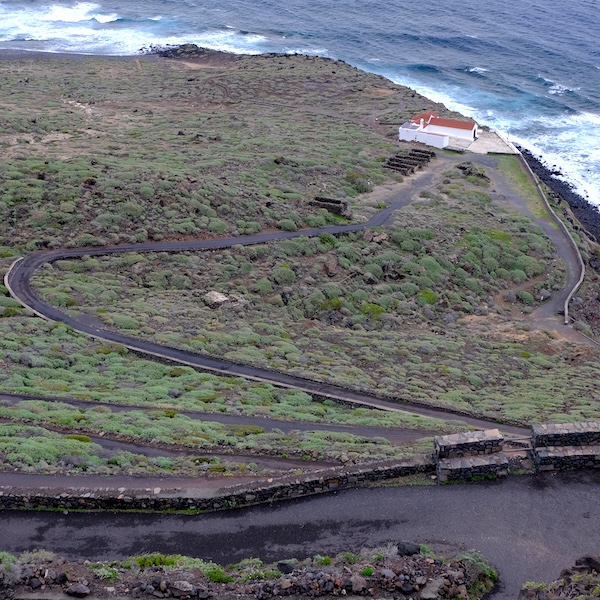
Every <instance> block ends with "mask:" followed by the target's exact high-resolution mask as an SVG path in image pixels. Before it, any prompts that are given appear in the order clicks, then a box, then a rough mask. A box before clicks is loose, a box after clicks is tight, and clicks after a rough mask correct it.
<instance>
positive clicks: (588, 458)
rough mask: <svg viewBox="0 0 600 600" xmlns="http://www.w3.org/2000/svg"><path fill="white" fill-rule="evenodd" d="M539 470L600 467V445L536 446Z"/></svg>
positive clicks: (536, 460) (536, 459) (536, 463)
mask: <svg viewBox="0 0 600 600" xmlns="http://www.w3.org/2000/svg"><path fill="white" fill-rule="evenodd" d="M534 460H535V465H536V468H537V469H538V471H554V470H561V471H566V470H575V469H600V446H551V447H548V448H536V451H535V455H534Z"/></svg>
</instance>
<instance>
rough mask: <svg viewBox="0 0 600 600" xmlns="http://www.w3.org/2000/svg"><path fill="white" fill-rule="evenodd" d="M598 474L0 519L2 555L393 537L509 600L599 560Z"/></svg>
mask: <svg viewBox="0 0 600 600" xmlns="http://www.w3.org/2000/svg"><path fill="white" fill-rule="evenodd" d="M599 485H600V473H597V472H592V473H584V472H580V473H577V474H575V475H568V474H559V475H543V476H536V477H512V478H509V479H508V480H505V481H503V482H494V483H485V484H470V485H455V486H441V487H403V488H381V489H362V490H348V491H344V492H338V493H337V494H327V495H322V496H315V497H312V498H306V499H303V500H291V501H286V502H282V503H277V504H274V505H268V506H257V507H253V508H247V509H237V510H231V511H227V512H222V513H211V514H204V515H198V516H179V515H149V514H124V513H121V514H118V513H113V514H111V513H101V514H94V513H70V514H68V515H64V514H62V513H40V512H13V511H5V512H0V539H1V540H2V547H3V548H2V549H4V550H8V551H12V552H20V551H24V550H31V549H34V548H52V549H53V550H55V551H57V552H60V553H63V554H66V555H67V556H68V557H72V558H78V559H79V558H89V559H91V560H108V559H115V558H120V557H126V556H130V555H136V554H140V553H143V552H150V551H156V552H165V553H182V554H189V555H192V556H197V557H201V558H204V559H210V560H215V561H217V562H220V563H224V564H226V563H234V562H238V561H239V560H241V559H242V558H245V557H248V556H257V557H261V558H263V559H265V560H268V561H273V560H278V559H284V558H290V557H294V556H295V557H299V558H301V557H305V556H312V555H314V554H316V553H321V554H336V553H337V552H340V551H343V550H350V551H357V550H358V549H360V548H361V547H363V546H369V547H374V546H380V545H384V544H386V543H388V542H394V541H398V540H400V539H404V540H412V541H416V542H419V543H425V544H430V545H432V546H434V547H435V548H436V549H437V548H439V551H440V552H442V551H443V550H444V548H446V549H454V548H455V547H456V546H457V545H458V546H459V547H460V548H462V549H465V550H468V549H477V550H479V551H481V552H482V553H483V554H485V555H486V556H487V557H488V558H489V560H490V561H491V562H492V564H493V565H494V566H495V567H496V568H497V569H498V571H499V572H500V577H501V580H502V583H503V586H504V589H501V590H500V591H498V592H497V593H496V594H495V595H494V596H493V598H494V600H508V599H509V598H510V599H512V600H515V599H516V597H517V593H518V589H519V588H520V586H521V585H522V584H523V583H524V582H525V581H528V580H544V579H554V578H556V577H557V576H558V574H559V573H560V570H561V569H562V568H564V567H567V566H569V565H571V564H573V562H574V560H575V559H576V558H578V557H579V556H581V555H583V554H585V553H596V554H597V553H598V538H599V536H600V504H599V500H598V486H599Z"/></svg>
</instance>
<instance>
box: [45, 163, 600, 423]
mask: <svg viewBox="0 0 600 600" xmlns="http://www.w3.org/2000/svg"><path fill="white" fill-rule="evenodd" d="M485 189H486V188H485V181H484V180H482V179H480V178H478V177H473V176H471V177H465V176H464V175H463V174H461V171H460V170H459V169H453V170H450V171H448V172H446V173H444V179H443V180H442V181H441V182H439V183H438V184H436V186H435V187H434V188H432V189H431V190H429V191H426V192H425V193H424V194H422V195H423V196H424V198H425V200H424V201H422V202H419V203H417V204H414V205H411V206H408V207H406V208H404V209H402V211H400V212H399V213H398V214H397V216H396V218H395V222H394V224H393V225H391V226H390V227H389V228H387V229H385V230H384V231H385V232H386V233H387V235H388V236H389V237H388V239H384V240H378V241H377V242H375V241H373V240H372V233H371V234H370V233H369V232H367V234H366V235H363V234H362V233H361V234H349V235H345V236H339V237H334V236H331V235H328V234H324V235H321V236H319V237H315V238H301V239H296V240H290V241H285V242H280V243H272V244H267V245H263V246H249V247H235V248H232V249H231V250H225V251H221V252H210V253H201V252H199V253H182V254H174V255H169V254H164V253H163V254H144V255H124V256H122V257H119V256H116V257H105V258H88V259H86V260H80V261H60V262H58V263H55V264H54V265H53V266H49V267H46V268H45V269H44V270H43V271H42V272H40V273H39V274H38V275H37V276H36V278H35V284H36V285H37V286H38V287H39V289H40V290H41V291H42V293H43V295H44V296H45V297H46V298H47V299H48V300H49V301H50V302H56V298H57V297H58V298H62V299H63V301H64V302H63V306H64V305H67V306H68V309H67V310H69V311H70V312H71V313H72V314H79V313H88V314H89V315H92V316H93V317H94V318H97V319H99V320H100V322H102V323H103V324H104V326H107V325H108V326H109V327H114V328H120V329H123V330H124V331H125V332H127V333H128V334H129V335H134V336H135V335H138V336H143V337H148V338H151V339H153V340H156V341H158V342H161V343H166V344H169V345H179V346H181V347H186V348H190V349H192V350H194V351H199V352H202V353H206V354H210V355H216V356H225V357H226V358H230V359H232V360H236V361H242V362H249V363H254V364H257V365H264V366H268V367H270V368H275V369H279V370H284V371H287V372H292V373H298V374H301V375H307V374H309V375H310V377H312V378H314V379H320V380H325V381H330V382H334V383H337V384H339V385H351V386H352V387H355V388H358V389H367V390H371V391H373V392H374V393H379V394H383V395H386V396H389V397H392V398H398V399H406V400H415V399H416V400H419V401H421V402H425V403H430V404H433V405H437V406H444V407H449V408H457V409H460V410H464V411H467V412H472V413H478V414H485V415H488V416H492V417H502V418H508V419H513V420H517V421H521V422H531V421H543V420H561V421H564V420H580V419H584V418H588V419H589V418H597V417H598V416H600V407H599V406H598V404H597V403H596V402H595V400H593V399H594V398H595V396H594V394H595V389H594V381H595V380H596V379H597V376H598V369H599V364H598V363H596V362H594V361H593V359H591V360H589V361H583V363H582V364H581V365H580V367H579V368H578V369H577V370H576V371H575V372H574V370H573V369H572V366H571V361H572V351H571V349H570V348H569V347H568V346H558V345H554V344H553V343H552V342H553V340H552V338H551V336H549V335H545V334H543V333H537V334H533V333H531V332H529V331H528V329H529V328H528V327H527V325H526V324H525V322H521V324H519V325H518V326H516V328H515V325H514V324H513V325H511V323H514V322H515V321H514V319H515V316H517V318H518V315H521V318H522V315H523V314H526V313H528V312H530V311H531V310H532V306H534V305H535V304H536V303H537V301H536V300H535V298H537V297H538V291H539V290H540V289H542V288H547V289H550V290H553V289H559V288H560V287H561V285H562V281H563V278H562V272H561V271H560V270H556V268H555V264H556V263H555V262H554V259H555V258H556V255H555V253H554V249H553V247H552V246H551V245H550V243H549V241H548V240H547V238H545V236H543V234H542V232H541V230H540V229H539V228H538V227H537V225H535V224H533V223H532V222H531V221H530V220H529V219H527V218H526V217H524V216H522V215H520V214H518V213H516V212H509V211H508V210H507V209H506V208H503V207H502V206H500V205H499V204H497V203H496V202H494V201H493V200H492V197H491V195H492V194H493V192H492V191H491V190H487V191H483V190H485ZM483 223H485V226H483ZM374 233H378V232H374ZM209 290H216V291H219V292H221V293H223V294H225V295H227V296H228V297H229V298H230V301H229V302H227V303H225V304H223V305H222V306H221V307H220V308H211V307H210V306H207V305H206V304H205V303H204V302H203V296H204V294H205V293H206V292H208V291H209ZM123 323H125V324H123Z"/></svg>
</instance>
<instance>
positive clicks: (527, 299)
mask: <svg viewBox="0 0 600 600" xmlns="http://www.w3.org/2000/svg"><path fill="white" fill-rule="evenodd" d="M517 298H518V299H519V300H520V301H521V302H522V303H523V304H527V305H528V306H532V305H533V304H534V298H533V296H532V295H531V294H530V293H529V292H526V291H525V290H519V291H518V292H517Z"/></svg>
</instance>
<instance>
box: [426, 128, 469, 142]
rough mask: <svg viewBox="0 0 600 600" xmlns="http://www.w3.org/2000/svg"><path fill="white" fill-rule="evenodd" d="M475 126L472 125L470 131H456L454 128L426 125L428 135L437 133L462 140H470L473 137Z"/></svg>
mask: <svg viewBox="0 0 600 600" xmlns="http://www.w3.org/2000/svg"><path fill="white" fill-rule="evenodd" d="M476 129H477V125H475V124H474V125H473V128H472V129H458V128H454V127H442V126H438V125H431V124H430V125H427V132H428V133H437V134H438V135H445V136H450V137H457V138H461V139H463V140H472V139H473V138H474V136H475V131H476Z"/></svg>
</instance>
